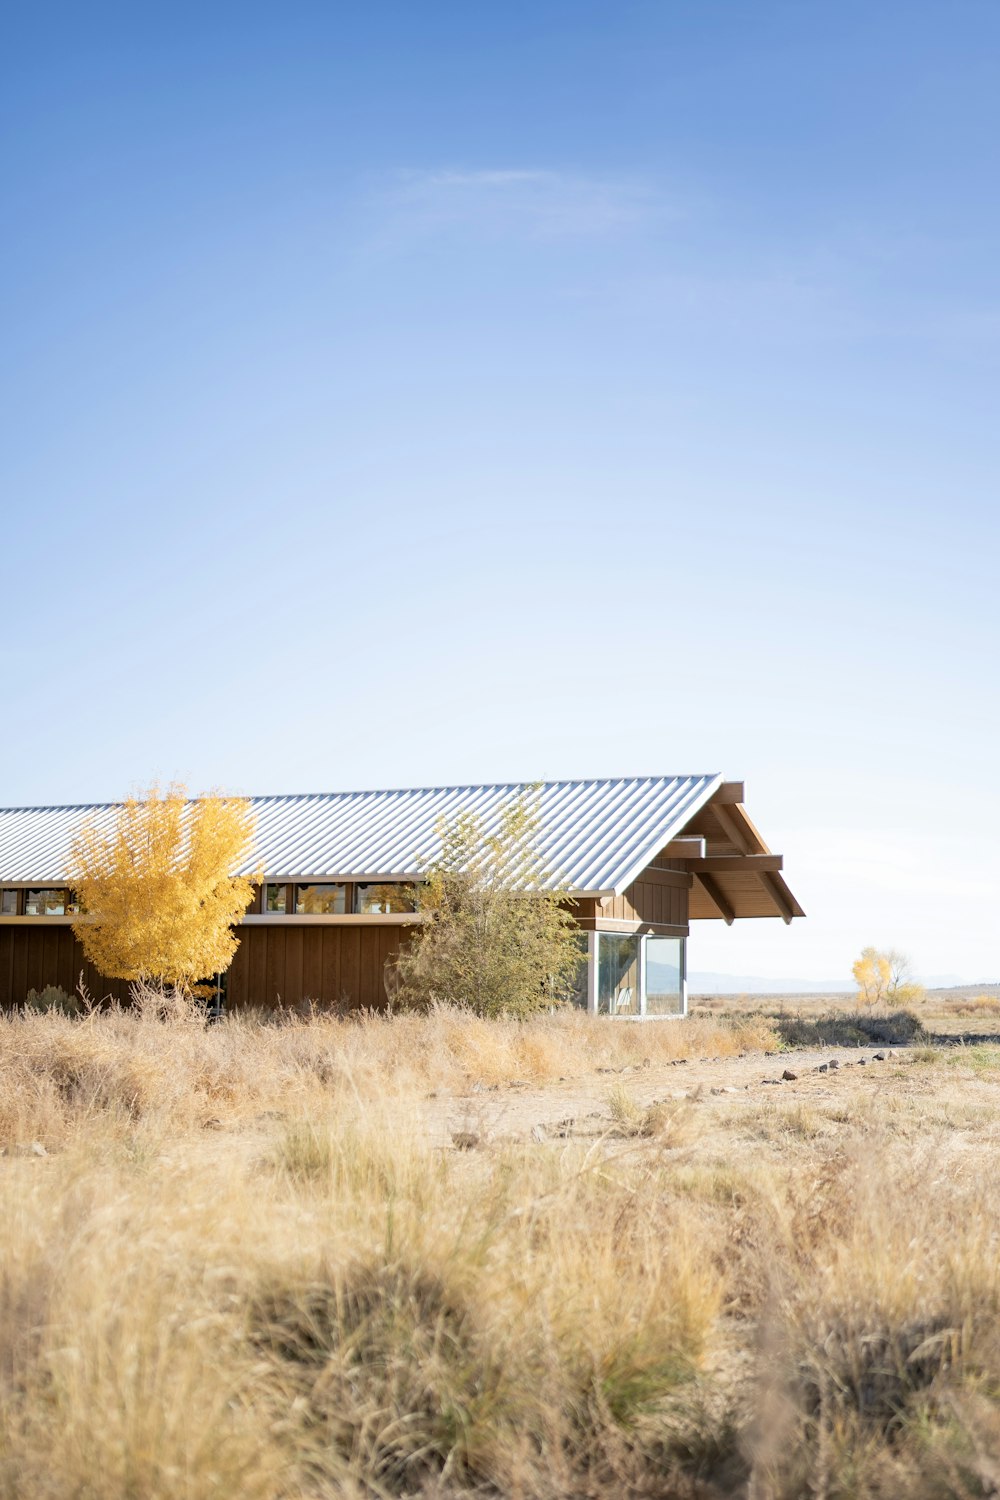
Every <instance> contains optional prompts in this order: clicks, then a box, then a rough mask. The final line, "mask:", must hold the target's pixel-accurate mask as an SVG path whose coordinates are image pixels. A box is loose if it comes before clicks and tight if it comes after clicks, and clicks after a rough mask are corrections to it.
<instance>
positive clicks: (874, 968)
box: [851, 947, 924, 1005]
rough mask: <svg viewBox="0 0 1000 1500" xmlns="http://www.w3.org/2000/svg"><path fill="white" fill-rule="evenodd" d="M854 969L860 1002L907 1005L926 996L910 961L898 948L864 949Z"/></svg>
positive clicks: (860, 1003)
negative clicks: (916, 982)
mask: <svg viewBox="0 0 1000 1500" xmlns="http://www.w3.org/2000/svg"><path fill="white" fill-rule="evenodd" d="M851 973H852V974H853V975H854V982H855V984H856V985H857V987H858V1004H859V1005H885V1004H893V1005H906V1004H909V1003H911V1002H912V1001H915V1000H921V999H923V994H924V991H923V988H922V986H921V985H919V984H914V982H913V981H912V980H911V979H910V978H909V961H908V959H907V958H906V955H905V954H903V953H898V952H897V951H896V949H895V948H886V949H885V950H884V951H882V950H880V949H878V948H873V947H868V948H863V949H862V950H861V957H860V958H858V959H856V960H855V962H854V964H853V966H852V968H851Z"/></svg>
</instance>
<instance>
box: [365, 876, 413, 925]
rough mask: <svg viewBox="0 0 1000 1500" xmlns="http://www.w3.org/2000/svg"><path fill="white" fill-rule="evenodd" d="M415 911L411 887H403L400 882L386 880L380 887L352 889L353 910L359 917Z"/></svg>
mask: <svg viewBox="0 0 1000 1500" xmlns="http://www.w3.org/2000/svg"><path fill="white" fill-rule="evenodd" d="M416 909H417V904H416V901H415V900H414V891H413V887H412V885H404V884H403V882H402V881H398V880H388V881H383V883H382V884H381V885H356V886H355V887H354V910H355V912H356V913H358V914H360V915H366V916H372V915H376V914H387V913H389V912H395V911H416Z"/></svg>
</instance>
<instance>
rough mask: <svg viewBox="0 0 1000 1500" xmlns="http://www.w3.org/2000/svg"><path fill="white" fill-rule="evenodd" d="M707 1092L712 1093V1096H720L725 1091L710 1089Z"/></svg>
mask: <svg viewBox="0 0 1000 1500" xmlns="http://www.w3.org/2000/svg"><path fill="white" fill-rule="evenodd" d="M709 1092H710V1093H712V1094H722V1093H725V1090H724V1089H710V1090H709Z"/></svg>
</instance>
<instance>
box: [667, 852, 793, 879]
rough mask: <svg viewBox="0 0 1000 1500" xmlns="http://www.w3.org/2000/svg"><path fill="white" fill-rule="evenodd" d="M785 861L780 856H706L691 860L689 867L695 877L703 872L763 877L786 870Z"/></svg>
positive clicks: (688, 863)
mask: <svg viewBox="0 0 1000 1500" xmlns="http://www.w3.org/2000/svg"><path fill="white" fill-rule="evenodd" d="M784 863H785V862H784V860H783V858H782V856H781V855H780V854H706V855H705V857H704V858H703V859H690V860H688V862H687V867H688V869H689V870H691V871H692V872H693V873H694V874H695V875H700V874H701V872H702V870H706V871H707V872H708V873H709V874H712V872H713V871H714V872H715V873H716V874H725V873H727V872H728V873H729V874H730V875H763V874H765V873H767V874H776V873H777V872H778V871H779V870H781V869H783V868H784Z"/></svg>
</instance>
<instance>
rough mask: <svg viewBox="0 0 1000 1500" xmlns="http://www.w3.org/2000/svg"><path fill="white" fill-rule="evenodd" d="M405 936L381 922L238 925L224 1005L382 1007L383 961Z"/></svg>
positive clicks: (400, 929)
mask: <svg viewBox="0 0 1000 1500" xmlns="http://www.w3.org/2000/svg"><path fill="white" fill-rule="evenodd" d="M409 934H410V928H409V927H407V926H403V925H396V924H389V923H381V922H378V923H372V925H371V926H361V925H360V924H359V925H358V926H357V927H352V926H347V925H345V924H340V923H338V924H336V925H330V926H324V925H322V924H316V925H315V926H304V925H297V924H295V923H294V922H289V923H288V924H287V925H286V924H285V923H284V922H274V923H262V924H261V925H260V926H259V927H257V926H253V927H244V928H242V929H241V931H240V946H239V947H238V948H237V950H236V957H235V958H234V959H233V962H232V966H231V967H230V970H229V981H228V988H227V994H226V1004H227V1006H228V1007H229V1008H230V1009H240V1008H241V1007H244V1006H248V1005H251V1006H271V1005H277V1004H278V1003H281V1004H284V1005H297V1004H299V1003H300V1002H302V1001H306V1000H314V1001H315V1002H316V1004H317V1005H323V1006H330V1007H336V1008H337V1009H340V1008H343V1009H347V1010H357V1009H360V1008H367V1007H369V1006H375V1007H377V1006H381V1005H384V1004H385V1000H386V994H385V980H384V973H385V962H386V959H387V958H389V957H390V955H392V954H394V953H397V952H398V951H399V948H400V945H401V943H405V942H407V941H408V940H409Z"/></svg>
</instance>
